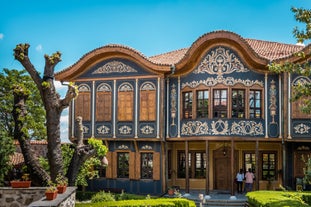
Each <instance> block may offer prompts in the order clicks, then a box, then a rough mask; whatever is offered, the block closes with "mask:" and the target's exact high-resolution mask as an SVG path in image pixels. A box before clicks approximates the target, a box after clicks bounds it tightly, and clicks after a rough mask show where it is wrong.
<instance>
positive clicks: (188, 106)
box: [182, 91, 193, 119]
mask: <svg viewBox="0 0 311 207" xmlns="http://www.w3.org/2000/svg"><path fill="white" fill-rule="evenodd" d="M186 95H187V96H188V97H186ZM182 104H183V108H182V115H183V116H182V117H183V118H184V119H192V118H193V112H192V110H193V91H183V92H182Z"/></svg>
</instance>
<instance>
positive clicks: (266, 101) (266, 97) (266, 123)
mask: <svg viewBox="0 0 311 207" xmlns="http://www.w3.org/2000/svg"><path fill="white" fill-rule="evenodd" d="M265 128H266V129H265V138H268V73H265Z"/></svg>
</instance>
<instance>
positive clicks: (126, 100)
mask: <svg viewBox="0 0 311 207" xmlns="http://www.w3.org/2000/svg"><path fill="white" fill-rule="evenodd" d="M133 106H134V89H133V86H132V85H131V84H130V83H123V84H122V85H120V87H119V90H118V120H119V121H132V120H133V108H134V107H133Z"/></svg>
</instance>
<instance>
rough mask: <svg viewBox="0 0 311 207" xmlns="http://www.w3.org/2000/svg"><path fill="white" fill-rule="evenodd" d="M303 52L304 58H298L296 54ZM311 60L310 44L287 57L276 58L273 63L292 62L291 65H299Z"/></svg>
mask: <svg viewBox="0 0 311 207" xmlns="http://www.w3.org/2000/svg"><path fill="white" fill-rule="evenodd" d="M300 52H303V53H304V54H305V57H300V56H298V55H297V54H298V53H300ZM307 60H308V61H310V60H311V43H310V44H308V45H307V46H305V47H303V48H302V49H301V50H300V51H297V52H295V53H293V54H291V55H289V56H286V57H282V58H277V59H275V60H273V62H275V63H285V62H292V63H301V62H305V61H307Z"/></svg>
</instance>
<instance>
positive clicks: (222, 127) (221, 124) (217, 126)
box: [211, 119, 229, 135]
mask: <svg viewBox="0 0 311 207" xmlns="http://www.w3.org/2000/svg"><path fill="white" fill-rule="evenodd" d="M211 125H212V129H211V131H212V134H213V135H228V134H229V127H228V125H229V124H228V121H223V120H221V119H219V120H218V121H212V124H211Z"/></svg>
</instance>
